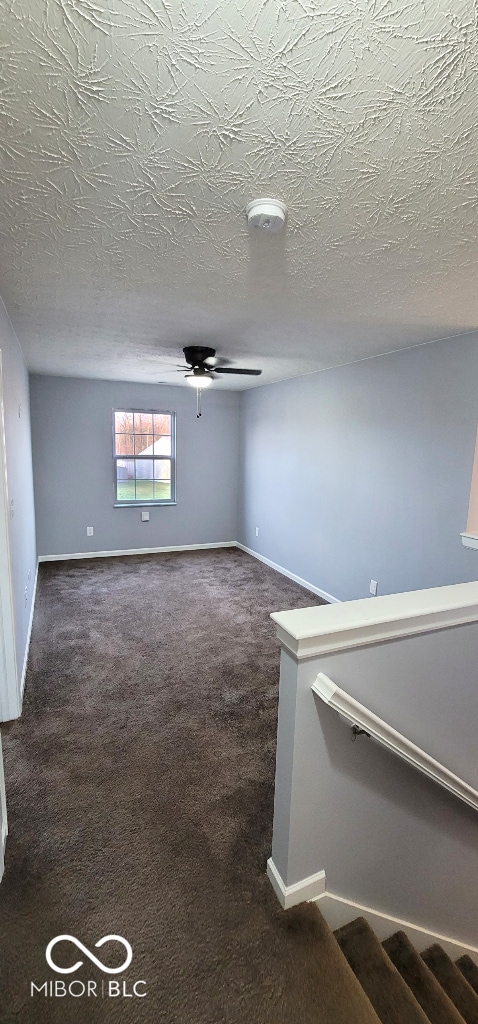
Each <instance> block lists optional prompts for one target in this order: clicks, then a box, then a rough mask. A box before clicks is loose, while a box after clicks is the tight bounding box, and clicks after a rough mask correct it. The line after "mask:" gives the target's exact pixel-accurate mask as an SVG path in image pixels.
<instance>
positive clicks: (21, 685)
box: [20, 562, 38, 700]
mask: <svg viewBox="0 0 478 1024" xmlns="http://www.w3.org/2000/svg"><path fill="white" fill-rule="evenodd" d="M37 583H38V562H37V567H36V572H35V581H34V584H33V593H32V604H31V608H30V620H29V623H28V632H27V642H26V646H25V655H24V658H23V668H22V675H21V679H20V700H23V691H24V689H25V677H26V674H27V664H28V655H29V652H30V640H31V636H32V626H33V614H34V611H35V600H36V596H37Z"/></svg>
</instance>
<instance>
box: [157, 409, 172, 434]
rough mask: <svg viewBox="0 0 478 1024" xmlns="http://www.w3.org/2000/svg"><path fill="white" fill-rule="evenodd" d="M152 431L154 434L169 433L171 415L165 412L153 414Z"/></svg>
mask: <svg viewBox="0 0 478 1024" xmlns="http://www.w3.org/2000/svg"><path fill="white" fill-rule="evenodd" d="M154 433H155V434H170V433H171V416H167V415H166V414H165V413H155V414H154Z"/></svg>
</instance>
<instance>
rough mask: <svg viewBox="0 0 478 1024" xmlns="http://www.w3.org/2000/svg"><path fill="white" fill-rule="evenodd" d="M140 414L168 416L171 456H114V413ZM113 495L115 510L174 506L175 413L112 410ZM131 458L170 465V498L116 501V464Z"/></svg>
mask: <svg viewBox="0 0 478 1024" xmlns="http://www.w3.org/2000/svg"><path fill="white" fill-rule="evenodd" d="M118 412H120V413H123V412H125V413H135V412H136V413H140V414H141V415H143V416H145V415H146V416H170V417H171V455H133V456H127V455H117V454H116V430H115V414H116V413H118ZM112 420H113V494H114V501H113V504H114V507H115V508H140V507H142V506H151V505H176V413H174V412H171V411H170V410H169V409H124V408H121V409H113V415H112ZM126 458H133V459H134V460H136V461H139V460H140V459H144V460H145V461H147V460H151V459H153V461H155V462H169V463H171V497H170V498H151V500H148V499H145V498H134V500H133V501H118V498H117V475H116V463H117V462H118V460H120V459H126Z"/></svg>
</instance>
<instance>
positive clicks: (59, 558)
mask: <svg viewBox="0 0 478 1024" xmlns="http://www.w3.org/2000/svg"><path fill="white" fill-rule="evenodd" d="M209 548H240V550H241V551H245V553H246V554H247V555H252V557H253V558H257V559H258V561H259V562H264V564H265V565H268V566H269V567H270V568H271V569H275V571H276V572H280V573H281V575H282V576H287V578H288V579H289V580H293V581H294V583H298V584H299V586H300V587H304V588H305V590H310V591H311V592H312V594H317V597H323V599H324V601H327V602H328V603H329V604H338V603H339V598H338V597H334V596H333V595H332V594H328V593H327V591H326V590H321V589H320V587H315V586H314V584H313V583H309V582H308V580H303V579H302V577H301V576H296V574H295V573H293V572H289V570H288V569H284V567H283V566H282V565H277V563H276V562H271V560H270V558H266V557H265V556H264V555H260V554H259V552H258V551H253V550H252V548H247V547H246V546H245V544H241V543H240V542H239V541H238V540H225V541H219V542H218V543H213V544H171V545H168V546H167V547H158V548H123V549H121V550H119V551H70V552H68V553H67V554H63V555H39V557H38V561H39V562H65V561H68V560H69V559H73V558H115V557H120V556H121V555H158V554H162V553H164V552H168V551H207V550H208V549H209Z"/></svg>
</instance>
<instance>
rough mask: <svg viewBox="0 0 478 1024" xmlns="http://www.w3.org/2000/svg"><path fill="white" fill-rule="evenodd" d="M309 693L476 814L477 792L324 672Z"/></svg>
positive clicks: (477, 808) (477, 804)
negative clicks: (311, 692) (472, 808)
mask: <svg viewBox="0 0 478 1024" xmlns="http://www.w3.org/2000/svg"><path fill="white" fill-rule="evenodd" d="M312 690H313V691H314V693H316V694H317V696H318V697H320V698H321V700H323V701H324V702H325V704H328V705H329V707H331V708H333V710H334V711H337V712H338V714H339V715H341V716H342V717H343V718H346V719H347V721H349V722H350V723H351V725H356V726H358V727H359V728H360V729H363V730H364V732H366V733H367V734H368V735H369V736H370V737H371V738H372V739H374V740H377V742H378V743H382V744H383V746H385V747H387V748H388V750H391V751H392V753H394V754H397V756H398V757H401V758H402V759H403V760H404V761H407V762H408V764H411V765H412V766H413V767H414V768H417V769H418V771H420V772H423V774H424V775H428V777H429V778H430V779H434V781H435V782H438V783H439V785H440V786H443V787H444V788H445V789H448V791H449V792H450V793H454V795H455V796H457V797H458V798H459V799H460V800H464V802H465V803H466V804H469V806H470V807H474V808H475V810H476V811H478V792H477V791H476V789H473V788H472V786H469V785H468V783H467V782H464V781H463V779H460V778H458V776H457V775H454V774H453V772H451V771H449V769H448V768H445V766H444V765H442V764H440V762H439V761H435V758H433V757H431V756H430V754H427V753H426V752H425V751H424V750H421V748H420V747H417V746H416V745H415V743H412V742H411V740H408V739H407V737H406V736H402V734H401V733H400V732H397V730H396V729H393V728H392V726H391V725H387V723H386V722H384V721H383V719H382V718H378V716H377V715H374V714H373V712H372V711H369V709H368V708H366V707H364V705H363V704H359V702H358V700H355V698H354V697H351V696H350V694H349V693H346V692H345V690H341V689H340V686H336V684H335V683H334V682H332V680H331V679H329V677H328V676H326V675H325V674H324V673H323V672H319V674H318V676H317V679H316V680H315V682H314V683H312Z"/></svg>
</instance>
